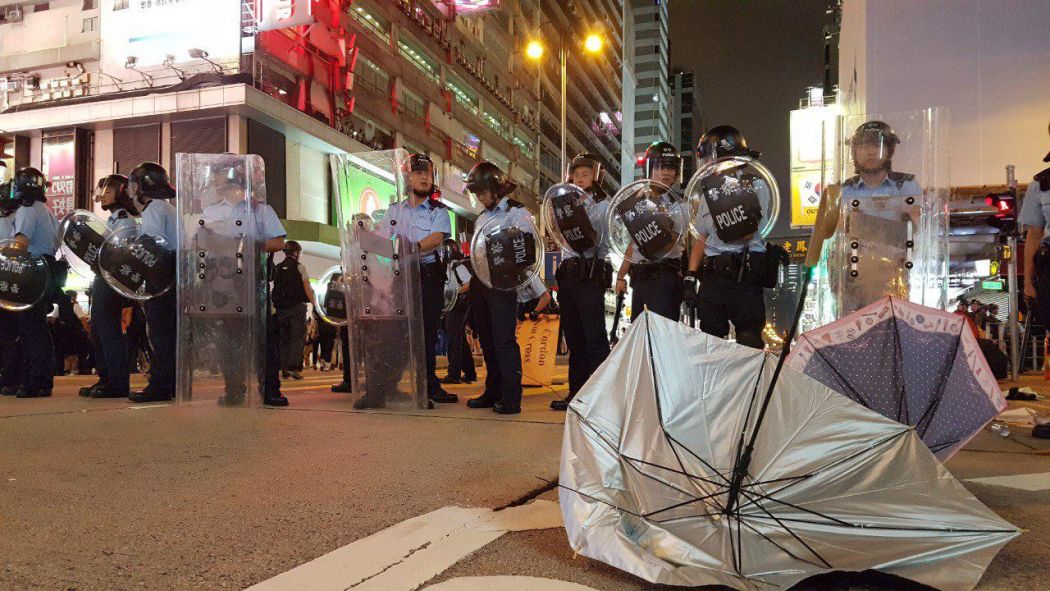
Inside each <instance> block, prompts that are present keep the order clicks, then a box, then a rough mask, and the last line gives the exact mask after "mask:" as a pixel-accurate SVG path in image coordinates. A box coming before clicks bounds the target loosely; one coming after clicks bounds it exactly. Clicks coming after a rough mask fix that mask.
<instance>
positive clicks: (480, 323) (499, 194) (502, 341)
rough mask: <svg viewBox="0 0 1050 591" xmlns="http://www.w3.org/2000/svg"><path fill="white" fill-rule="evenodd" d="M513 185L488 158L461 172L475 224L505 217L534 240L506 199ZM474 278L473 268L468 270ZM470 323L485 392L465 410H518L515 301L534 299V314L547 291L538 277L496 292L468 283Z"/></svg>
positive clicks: (520, 209)
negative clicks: (477, 208) (476, 212)
mask: <svg viewBox="0 0 1050 591" xmlns="http://www.w3.org/2000/svg"><path fill="white" fill-rule="evenodd" d="M516 188H517V185H516V184H515V183H514V182H513V181H511V180H510V179H509V178H508V177H507V175H506V174H505V173H504V172H503V171H502V170H500V169H499V167H498V166H496V165H495V164H493V163H491V162H480V163H478V164H476V165H475V166H474V168H472V169H471V170H470V172H469V173H468V174H467V180H466V189H467V191H469V192H470V193H471V194H472V195H474V196H475V198H477V200H478V201H479V202H480V203H481V205H482V206H483V207H484V208H485V211H483V212H482V214H481V215H480V216H478V219H477V222H476V224H475V226H476V227H477V228H479V229H480V228H482V227H484V226H485V224H487V223H489V220H491V219H493V218H495V219H499V220H505V221H506V222H507V223H508V224H516V225H517V226H518V227H520V228H525V229H531V232H532V234H533V236H534V237H536V238H537V239H538V234H539V233H538V232H537V231H536V230H535V225H534V223H533V220H532V215H531V214H530V213H529V212H528V210H526V209H525V207H524V206H523V205H522V204H521V203H519V202H518V201H515V200H514V199H511V198H510V195H511V194H512V193H513V192H514V190H515V189H516ZM474 273H475V278H476V277H477V273H478V269H476V268H475V269H474ZM471 291H472V292H473V295H472V298H473V299H472V300H471V303H472V305H473V306H474V322H475V328H477V331H478V338H479V339H480V340H481V349H482V354H483V355H484V358H485V372H486V376H485V390H484V392H482V394H481V396H478V397H477V398H472V399H470V400H468V401H467V406H469V407H470V408H491V409H492V411H493V412H495V413H498V414H517V413H520V412H521V393H522V391H521V349H520V347H519V346H518V341H517V338H516V336H515V330H516V328H517V318H518V303H519V302H523V303H524V302H532V301H534V300H538V301H537V303H536V306H535V310H534V311H535V312H540V311H542V310H543V309H544V308H546V307H547V304H548V303H549V302H550V294H549V293H547V288H546V286H545V285H544V284H543V281H542V280H541V279H540V278H539V276H538V275H537V276H535V277H533V278H532V280H530V281H529V282H528V283H527V284H526V285H525V286H523V287H522V288H520V289H519V290H517V292H514V291H501V290H496V289H493V288H491V287H489V286H487V285H485V283H484V281H481V280H478V281H471Z"/></svg>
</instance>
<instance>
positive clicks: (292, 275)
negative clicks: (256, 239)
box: [271, 240, 317, 380]
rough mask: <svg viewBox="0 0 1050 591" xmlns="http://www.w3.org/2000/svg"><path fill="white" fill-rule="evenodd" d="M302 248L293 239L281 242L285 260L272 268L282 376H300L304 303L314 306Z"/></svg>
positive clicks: (303, 332)
mask: <svg viewBox="0 0 1050 591" xmlns="http://www.w3.org/2000/svg"><path fill="white" fill-rule="evenodd" d="M302 253H303V247H302V246H300V245H299V243H298V242H296V241H295V240H289V241H287V242H285V243H284V260H283V261H281V262H280V263H278V264H276V265H274V267H273V290H272V294H271V295H272V299H273V307H274V314H275V315H276V317H277V330H278V333H279V334H280V339H281V341H280V343H281V344H280V347H281V348H280V351H281V377H282V378H286V377H291V378H293V379H296V380H301V379H303V376H302V374H300V373H299V367H300V366H301V365H302V363H303V346H304V343H305V340H306V304H312V305H313V307H314V309H316V308H317V300H316V298H315V297H314V290H313V288H312V287H310V276H309V274H307V272H306V267H305V266H303V264H302V263H301V262H299V257H300V256H301V255H302Z"/></svg>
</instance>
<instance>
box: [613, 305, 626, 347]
mask: <svg viewBox="0 0 1050 591" xmlns="http://www.w3.org/2000/svg"><path fill="white" fill-rule="evenodd" d="M624 297H625V294H622V293H618V294H616V314H614V315H613V325H612V330H610V331H609V342H611V343H612V344H614V345H615V344H616V343H618V342H620V338H619V337H618V336H616V331H617V330H618V329H619V328H620V314H621V313H622V312H623V300H624Z"/></svg>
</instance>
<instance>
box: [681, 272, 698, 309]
mask: <svg viewBox="0 0 1050 591" xmlns="http://www.w3.org/2000/svg"><path fill="white" fill-rule="evenodd" d="M682 299H683V300H684V301H685V303H686V304H688V305H689V306H691V307H696V305H697V304H698V303H700V279H699V278H698V277H697V276H696V275H693V274H689V275H686V277H685V280H684V281H683V293H682Z"/></svg>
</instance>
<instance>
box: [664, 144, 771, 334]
mask: <svg viewBox="0 0 1050 591" xmlns="http://www.w3.org/2000/svg"><path fill="white" fill-rule="evenodd" d="M726 156H739V157H745V158H757V157H758V156H759V153H758V152H755V151H753V150H749V149H748V147H747V141H746V140H745V139H744V136H743V134H741V133H740V131H739V130H737V129H736V128H735V127H732V126H729V125H720V126H718V127H715V128H712V129H711V130H710V131H708V132H707V133H705V134H704V135H703V136H702V137H701V138H700V143H699V144H698V145H697V159H698V160H699V162H700V164H701V165H702V164H704V163H705V162H712V161H714V160H716V159H718V158H722V157H726ZM725 175H729V176H733V177H734V179H735V180H736V181H738V182H740V186H746V187H751V188H753V190H748V191H746V192H745V195H743V197H744V201H746V203H738V204H734V207H736V206H739V207H740V208H741V209H740V210H741V211H747V214H746V215H741V216H740V217H739V219H738V218H735V217H729V218H721V219H733V220H739V221H742V223H744V224H757V223H758V221H759V219H761V217H762V215H764V213H765V212H767V211H769V207H770V199H771V193H770V190H769V187H767V186H765V181H763V180H761V179H757V178H755V177H754V175H751V174H749V173H747V172H742V171H740V169H739V168H738V169H737V170H736V171H735V172H734V171H729V172H727V173H725ZM725 175H723V174H719V176H718V178H717V179H715V180H714V181H712V182H711V183H710V184H711V186H710V187H709V186H707V185H706V184H705V185H703V186H702V187H701V189H702V191H703V192H704V194H703V195H702V196H701V198H704V199H706V198H708V196H709V195H710V193H711V192H712V190H713V189H715V187H716V186H720V185H721V181H722V180H723V176H725ZM727 200H728V199H724V200H723V201H727ZM712 201H717V199H713V200H711V201H708V203H711V202H712ZM752 210H760V212H761V213H760V212H759V211H752ZM693 226H694V228H696V229H697V231H698V232H699V240H697V242H696V243H694V244H693V247H692V249H691V252H690V256H689V269H688V276H687V277H686V279H685V282H684V284H685V294H684V297H685V298H686V299H687V301H688V302H689V303H690V304H692V305H694V307H695V308H696V313H697V317H698V318H699V320H700V330H702V331H704V332H706V333H707V334H710V335H714V336H717V337H721V338H725V337H726V336H728V335H729V323H730V322H732V323H733V327H734V328H735V329H736V341H737V342H738V343H740V344H741V345H746V346H748V347H754V348H756V349H762V348H763V347H764V346H765V344H764V343H763V341H762V329H763V328H764V327H765V324H766V305H765V297H764V292H763V287H762V281H763V277H764V276H763V274H762V271H763V270H764V269H765V268H766V267H765V263H766V259H765V256H766V255H765V253H766V243H765V237H764V236H761V235H760V234H759V233H758V232H757V231H756V229H753V228H751V227H750V225H748V227H747V228H745V229H743V230H742V231H743V232H744V234H743V235H742V236H739V237H737V236H736V234H739V233H740V232H739V231H738V230H740V229H741V228H740V227H737V228H734V227H731V226H729V225H725V226H723V225H718V226H717V227H716V224H715V215H714V214H713V213H712V211H711V209H709V207H701V208H700V209H699V211H698V212H697V217H696V219H695V220H694V222H693ZM734 232H736V234H734Z"/></svg>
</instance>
